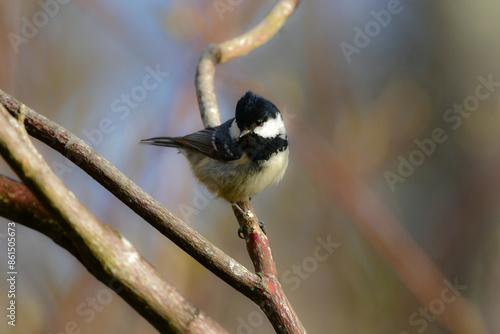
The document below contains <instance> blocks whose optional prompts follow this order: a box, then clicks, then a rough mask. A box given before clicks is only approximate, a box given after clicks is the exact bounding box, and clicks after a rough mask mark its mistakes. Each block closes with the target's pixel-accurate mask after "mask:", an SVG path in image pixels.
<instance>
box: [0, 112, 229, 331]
mask: <svg viewBox="0 0 500 334" xmlns="http://www.w3.org/2000/svg"><path fill="white" fill-rule="evenodd" d="M20 120H24V117H23V116H21V118H20ZM0 128H1V129H2V131H0V154H2V156H3V157H4V159H5V160H6V161H7V163H9V165H10V166H11V167H12V169H13V170H14V171H15V172H16V173H17V174H18V175H19V176H20V177H21V179H22V180H23V181H24V183H25V184H26V185H27V186H29V187H30V189H32V190H33V192H34V193H35V194H36V197H37V198H38V199H39V200H40V202H41V203H43V207H45V208H47V209H48V212H50V214H51V216H52V217H53V218H51V217H45V218H44V219H41V221H42V222H43V221H46V222H49V221H50V223H51V224H54V223H55V221H57V222H58V223H59V224H60V225H61V228H62V230H63V231H64V233H65V234H66V236H67V238H68V239H69V240H70V241H71V243H72V244H73V246H74V253H76V254H77V258H78V259H79V260H80V261H81V262H82V263H83V264H84V265H85V267H86V268H87V269H88V270H89V271H90V272H91V273H92V274H93V275H94V276H96V277H97V278H98V279H99V280H100V281H101V282H103V283H104V284H106V285H108V286H109V287H111V288H113V289H114V290H115V291H116V292H117V293H118V294H120V296H122V298H124V299H125V300H126V301H127V302H128V303H129V304H130V305H131V306H132V307H134V308H135V309H136V311H137V312H139V313H140V314H141V315H142V316H143V317H144V318H145V319H147V320H148V321H149V322H150V323H151V324H152V325H153V326H155V328H157V329H158V330H159V331H161V332H172V333H186V332H197V333H207V332H208V333H225V331H224V330H223V329H222V328H221V327H220V325H218V324H217V323H216V322H214V321H213V320H211V319H210V318H209V317H208V316H207V315H206V314H205V313H204V312H202V311H200V310H199V309H198V308H197V307H196V306H194V305H193V304H192V303H191V302H189V301H188V300H186V299H185V298H184V297H183V296H182V295H181V294H180V293H179V291H177V290H176V289H175V288H174V287H173V286H172V285H170V284H169V283H168V282H167V281H166V280H165V279H164V278H163V277H162V276H161V275H160V274H159V273H158V272H157V271H156V270H155V269H154V268H153V267H152V266H151V265H150V264H149V263H148V262H147V261H146V260H144V259H143V258H142V257H141V255H140V254H139V253H138V252H137V250H136V249H135V248H134V247H133V246H132V245H131V244H130V242H129V241H127V240H126V239H125V238H123V237H122V236H121V235H119V234H118V233H117V231H115V230H113V229H112V228H110V227H109V226H107V225H104V224H103V223H101V222H100V221H98V220H97V219H96V218H95V217H94V216H93V215H92V214H91V213H90V212H88V211H87V210H86V209H85V208H84V207H83V206H82V205H81V204H80V203H79V202H78V200H77V199H76V198H75V196H74V195H73V194H72V193H71V192H70V191H69V190H68V189H66V187H65V186H64V184H63V183H62V181H61V180H60V179H58V178H57V176H56V175H55V174H54V172H53V171H52V170H51V169H50V167H49V166H48V165H47V164H46V162H45V161H44V160H43V158H42V156H41V155H40V154H39V153H38V151H37V150H36V149H35V147H34V146H33V144H32V143H31V141H30V140H29V137H28V134H27V133H26V131H25V129H24V126H23V124H22V123H20V122H18V121H17V120H16V119H15V118H14V117H12V116H11V115H9V113H8V112H7V111H6V110H5V108H4V107H3V106H2V105H0ZM17 189H18V190H19V186H17ZM23 193H24V194H26V191H23ZM7 197H9V196H7ZM28 197H31V195H28ZM34 207H36V208H37V209H36V210H37V212H38V213H42V212H43V210H42V209H41V208H40V205H39V204H35V205H34Z"/></svg>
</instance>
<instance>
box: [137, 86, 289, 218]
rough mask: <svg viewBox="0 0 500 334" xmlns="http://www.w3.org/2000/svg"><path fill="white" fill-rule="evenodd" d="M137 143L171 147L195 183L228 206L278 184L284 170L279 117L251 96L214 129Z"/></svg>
mask: <svg viewBox="0 0 500 334" xmlns="http://www.w3.org/2000/svg"><path fill="white" fill-rule="evenodd" d="M141 143H145V144H150V145H157V146H167V147H174V148H177V149H178V150H179V152H181V153H182V154H183V155H184V156H186V158H187V159H188V161H189V164H190V165H191V168H192V170H193V172H194V175H195V176H196V178H197V179H198V180H199V181H200V182H201V183H203V184H204V185H205V186H206V187H207V188H208V189H209V190H210V191H211V192H213V193H214V194H215V195H217V196H218V197H221V198H223V199H225V200H226V201H228V202H230V203H231V204H233V205H236V202H238V201H240V200H243V199H246V198H251V197H252V196H254V195H256V194H258V193H259V192H261V191H262V190H264V189H266V188H267V187H269V186H270V185H272V184H274V183H276V182H278V181H279V180H281V178H282V177H283V174H284V173H285V170H286V167H287V165H288V155H289V149H288V136H287V133H286V130H285V124H284V122H283V117H282V116H281V113H280V111H279V110H278V108H276V106H275V105H274V104H272V103H271V102H270V101H268V100H266V99H264V98H263V97H261V96H259V95H257V94H254V93H252V92H247V93H246V94H245V95H244V96H243V97H242V98H241V99H240V100H239V101H238V103H237V104H236V114H235V117H234V118H232V119H230V120H228V121H226V122H225V123H223V124H221V125H219V126H216V127H213V128H206V129H204V130H201V131H198V132H195V133H192V134H189V135H186V136H183V137H157V138H150V139H144V140H142V141H141ZM236 207H237V205H236ZM238 208H239V207H238ZM240 211H241V209H240Z"/></svg>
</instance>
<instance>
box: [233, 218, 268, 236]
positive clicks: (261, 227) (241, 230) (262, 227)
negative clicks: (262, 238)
mask: <svg viewBox="0 0 500 334" xmlns="http://www.w3.org/2000/svg"><path fill="white" fill-rule="evenodd" d="M259 227H260V229H261V230H262V232H264V234H265V235H267V233H266V225H265V224H264V222H263V221H260V220H259ZM245 228H246V225H241V226H240V227H239V228H238V237H240V239H245V234H244V233H245Z"/></svg>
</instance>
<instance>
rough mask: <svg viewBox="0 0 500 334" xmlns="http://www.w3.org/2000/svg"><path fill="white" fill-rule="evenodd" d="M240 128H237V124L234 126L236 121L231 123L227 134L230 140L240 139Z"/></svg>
mask: <svg viewBox="0 0 500 334" xmlns="http://www.w3.org/2000/svg"><path fill="white" fill-rule="evenodd" d="M240 132H241V131H240V128H239V127H238V124H236V119H235V120H234V121H233V123H232V124H231V127H230V128H229V133H230V135H231V138H233V139H235V140H238V138H239V137H240Z"/></svg>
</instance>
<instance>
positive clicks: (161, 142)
mask: <svg viewBox="0 0 500 334" xmlns="http://www.w3.org/2000/svg"><path fill="white" fill-rule="evenodd" d="M140 143H141V144H148V145H155V146H166V147H177V148H182V147H183V145H182V144H179V143H178V142H176V141H175V138H171V137H155V138H149V139H143V140H141V141H140Z"/></svg>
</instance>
